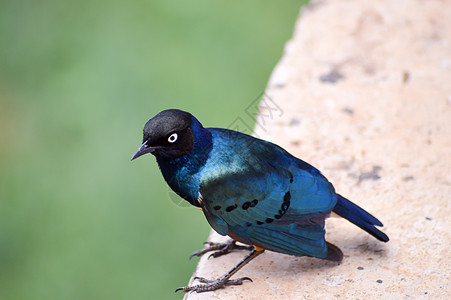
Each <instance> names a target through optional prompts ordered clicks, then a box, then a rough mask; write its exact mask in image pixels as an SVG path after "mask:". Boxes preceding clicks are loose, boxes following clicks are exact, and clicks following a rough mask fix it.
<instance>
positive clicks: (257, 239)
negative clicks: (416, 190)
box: [132, 109, 389, 293]
mask: <svg viewBox="0 0 451 300" xmlns="http://www.w3.org/2000/svg"><path fill="white" fill-rule="evenodd" d="M147 153H151V154H153V155H154V156H155V157H156V161H157V163H158V166H159V168H160V170H161V173H162V175H163V177H164V179H165V181H166V183H167V184H168V185H169V187H170V188H171V189H172V190H173V191H174V192H175V193H176V194H177V195H179V196H180V197H181V198H183V199H185V200H186V201H188V202H189V203H190V204H191V205H193V206H195V207H198V208H200V209H201V210H202V212H203V214H204V215H205V217H206V219H207V221H208V223H209V225H210V226H211V227H212V228H213V229H214V230H215V231H216V232H217V233H218V234H220V235H222V236H229V237H230V238H231V239H230V240H229V241H227V242H226V243H212V242H206V244H207V246H206V248H203V249H201V250H199V251H196V252H194V253H193V254H192V256H201V255H203V254H205V253H207V252H210V251H213V253H212V254H211V256H213V257H218V256H221V255H224V254H227V253H229V252H231V251H232V250H234V249H245V250H249V253H248V254H247V255H246V256H245V257H244V258H243V259H242V260H241V261H240V262H239V263H238V264H237V265H236V266H235V267H233V268H232V269H231V270H230V271H229V272H227V273H226V274H224V275H222V276H220V277H219V278H217V279H214V280H209V279H206V278H203V277H195V278H194V279H195V280H198V281H199V282H200V283H199V284H196V285H192V286H184V287H180V288H177V289H176V292H177V291H183V292H185V293H186V292H197V293H202V292H209V291H214V290H217V289H221V288H225V287H227V286H232V285H241V284H243V282H244V281H252V279H251V278H249V277H241V278H238V279H231V277H232V276H233V275H234V274H235V273H236V272H238V271H239V270H240V269H241V268H242V267H243V266H244V265H246V264H247V263H248V262H250V261H251V260H252V259H254V258H255V257H257V256H259V255H261V254H262V253H263V252H264V251H265V250H270V251H274V252H278V253H283V254H288V255H293V256H309V257H316V258H320V259H325V260H329V261H336V262H340V261H342V259H343V253H342V251H341V250H340V249H339V248H338V247H337V246H335V245H334V244H332V243H329V242H327V241H326V240H325V220H326V219H327V218H328V217H329V216H330V215H331V213H335V214H336V215H338V216H340V217H342V218H344V219H346V220H348V221H349V222H351V223H353V224H354V225H356V226H358V227H359V228H361V229H363V230H364V231H366V232H367V233H369V234H370V235H372V236H373V237H375V238H376V239H378V240H379V241H382V242H388V241H389V238H388V236H387V235H386V234H385V233H383V232H382V231H380V230H379V229H378V228H376V226H383V225H382V223H381V222H380V221H379V220H378V219H377V218H375V217H374V216H372V215H371V214H370V213H368V212H367V211H365V210H364V209H362V208H361V207H359V206H358V205H356V204H354V203H353V202H351V201H350V200H348V199H346V198H345V197H343V196H341V195H340V194H338V193H336V192H335V189H334V187H333V185H332V184H331V183H330V182H329V181H328V180H327V179H326V177H324V175H322V173H321V172H320V171H319V170H318V169H316V168H315V167H313V166H312V165H310V164H309V163H307V162H305V161H303V160H301V159H299V158H296V157H295V156H293V155H291V154H290V153H288V152H287V151H286V150H284V149H283V148H281V147H280V146H278V145H276V144H273V143H271V142H269V141H265V140H262V139H258V138H256V137H253V136H250V135H247V134H244V133H241V132H238V131H234V130H229V129H225V128H205V127H203V125H202V124H201V123H200V122H199V121H198V120H197V119H196V117H194V116H193V115H192V114H190V113H189V112H186V111H182V110H179V109H167V110H163V111H161V112H160V113H158V114H157V115H155V116H154V117H153V118H151V119H150V120H149V121H148V122H147V123H146V124H145V126H144V129H143V140H142V145H141V146H140V147H139V148H138V150H137V151H136V152H135V154H134V155H133V157H132V160H134V159H136V158H138V157H140V156H142V155H144V154H147ZM237 242H239V243H240V244H237Z"/></svg>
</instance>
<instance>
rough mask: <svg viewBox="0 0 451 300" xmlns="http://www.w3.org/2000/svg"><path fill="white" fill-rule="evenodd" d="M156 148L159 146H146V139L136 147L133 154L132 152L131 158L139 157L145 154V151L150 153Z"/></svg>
mask: <svg viewBox="0 0 451 300" xmlns="http://www.w3.org/2000/svg"><path fill="white" fill-rule="evenodd" d="M158 148H160V147H150V146H147V141H146V142H145V143H144V144H142V145H141V147H139V148H138V150H137V151H136V152H135V154H133V156H132V160H134V159H136V158H138V157H140V156H141V155H144V154H147V153H152V152H154V151H155V150H156V149H158Z"/></svg>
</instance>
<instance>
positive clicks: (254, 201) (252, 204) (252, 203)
mask: <svg viewBox="0 0 451 300" xmlns="http://www.w3.org/2000/svg"><path fill="white" fill-rule="evenodd" d="M257 203H258V200H257V199H254V200H252V201H251V207H254V206H255V205H257Z"/></svg>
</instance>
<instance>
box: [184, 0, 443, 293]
mask: <svg viewBox="0 0 451 300" xmlns="http://www.w3.org/2000/svg"><path fill="white" fill-rule="evenodd" d="M266 95H267V96H268V97H269V98H268V99H271V100H272V101H274V103H276V104H277V106H278V107H279V108H280V112H281V113H280V114H272V115H270V114H269V111H268V108H267V107H265V105H264V104H263V103H262V105H261V107H260V108H261V109H260V115H259V117H258V119H257V120H258V122H257V123H258V124H257V126H256V130H255V135H256V136H258V137H261V138H264V139H267V140H270V141H273V142H275V143H277V144H280V145H281V146H283V147H284V148H285V149H287V150H288V151H290V152H291V153H293V154H294V155H296V156H298V157H300V158H302V159H304V160H306V161H308V162H310V163H312V164H313V165H315V166H316V167H318V168H319V169H320V170H322V172H323V174H324V175H325V176H326V177H327V178H328V179H329V180H330V181H331V182H332V183H333V184H334V186H335V188H336V190H337V191H338V192H340V193H341V194H343V195H345V196H347V197H348V198H349V199H351V200H352V201H354V202H356V203H357V204H359V205H361V206H362V207H364V208H365V209H367V210H368V211H370V212H371V213H373V214H374V215H375V216H377V217H378V218H379V219H380V220H381V221H382V222H383V223H384V224H385V227H384V229H383V230H384V231H385V232H386V233H387V234H388V235H389V237H390V238H391V241H390V242H389V243H387V244H383V243H380V242H378V241H377V240H375V239H374V238H372V237H370V236H369V235H368V234H366V233H365V232H363V231H362V230H360V229H358V228H357V227H355V226H353V225H351V224H350V223H348V222H347V221H345V220H341V219H335V218H331V219H329V220H328V221H327V239H328V240H329V241H330V242H332V243H334V244H335V245H337V246H339V247H340V248H341V249H342V251H343V252H344V254H345V257H344V260H343V263H342V264H340V265H338V264H336V263H331V262H327V261H323V260H319V259H314V258H298V257H292V256H288V255H283V254H278V253H274V252H269V251H267V252H266V253H265V254H263V255H261V256H259V257H257V258H256V259H255V260H253V261H252V262H251V263H249V265H247V266H245V267H244V268H243V269H242V270H241V271H239V272H238V273H237V274H236V275H235V276H249V277H251V278H252V279H253V280H254V282H253V283H249V282H246V283H245V284H244V285H242V286H236V287H229V288H227V289H223V290H218V291H215V292H210V293H204V294H195V293H192V294H187V295H186V297H185V298H186V299H190V300H194V299H338V298H340V299H357V298H360V299H363V298H365V299H379V298H383V299H387V298H388V299H401V298H410V297H412V298H415V299H419V298H420V299H421V298H427V299H439V298H441V299H445V298H447V297H449V295H450V293H451V285H450V270H451V266H450V262H451V251H449V244H450V241H451V231H450V228H451V224H450V223H451V222H450V218H449V216H448V215H449V206H450V205H449V203H450V200H449V199H450V197H451V172H450V170H451V155H450V154H451V1H438V0H437V1H436V0H430V1H419V0H404V1H388V0H381V1H377V2H376V1H373V2H371V1H358V0H348V1H332V0H323V1H313V3H312V4H311V5H310V6H309V7H307V8H305V9H303V10H302V12H301V14H300V17H299V20H298V22H297V24H296V29H295V33H294V37H293V39H292V40H291V41H289V42H288V43H287V45H286V48H285V54H284V56H283V58H282V59H281V61H280V63H279V64H278V65H277V66H276V68H275V70H274V72H273V75H272V77H271V80H270V82H269V84H268V87H267V90H266ZM271 103H272V102H271ZM259 125H260V126H259ZM222 239H224V238H223V237H220V236H218V235H217V234H215V233H212V234H211V235H210V240H212V241H220V240H222ZM244 255H245V252H234V253H231V254H229V255H227V256H224V257H220V258H216V259H210V260H207V256H208V255H206V256H204V257H202V258H201V260H200V262H199V264H198V267H197V269H196V271H195V274H194V275H195V276H196V275H197V276H203V277H207V278H212V279H213V278H216V277H218V276H220V275H222V274H223V273H225V272H227V271H228V270H229V269H230V268H232V267H233V266H234V265H235V264H236V263H237V262H238V261H240V260H241V259H242V258H243V257H244ZM190 283H191V284H192V283H193V282H192V280H191V282H190Z"/></svg>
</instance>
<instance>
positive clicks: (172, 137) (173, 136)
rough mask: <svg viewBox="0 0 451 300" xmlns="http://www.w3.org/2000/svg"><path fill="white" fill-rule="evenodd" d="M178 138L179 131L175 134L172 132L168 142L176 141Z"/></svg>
mask: <svg viewBox="0 0 451 300" xmlns="http://www.w3.org/2000/svg"><path fill="white" fill-rule="evenodd" d="M177 138H178V136H177V133H173V134H171V135H170V136H169V138H168V142H169V143H174V142H175V141H176V140H177Z"/></svg>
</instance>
